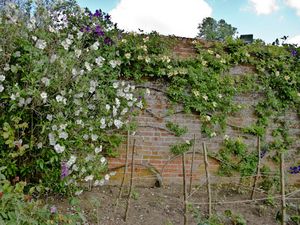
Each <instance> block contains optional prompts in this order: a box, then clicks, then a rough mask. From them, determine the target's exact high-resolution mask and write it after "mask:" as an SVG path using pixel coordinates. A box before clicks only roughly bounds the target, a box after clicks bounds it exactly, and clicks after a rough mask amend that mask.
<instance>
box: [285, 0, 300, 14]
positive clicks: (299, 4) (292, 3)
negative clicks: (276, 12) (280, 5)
mask: <svg viewBox="0 0 300 225" xmlns="http://www.w3.org/2000/svg"><path fill="white" fill-rule="evenodd" d="M285 3H286V4H287V5H288V6H289V7H291V8H294V9H296V12H297V15H298V16H300V1H299V0H285Z"/></svg>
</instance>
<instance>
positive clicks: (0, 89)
mask: <svg viewBox="0 0 300 225" xmlns="http://www.w3.org/2000/svg"><path fill="white" fill-rule="evenodd" d="M3 91H4V86H3V85H2V84H0V93H1V92H3Z"/></svg>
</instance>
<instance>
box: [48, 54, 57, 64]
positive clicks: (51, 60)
mask: <svg viewBox="0 0 300 225" xmlns="http://www.w3.org/2000/svg"><path fill="white" fill-rule="evenodd" d="M57 58H58V57H57V55H55V54H52V55H51V58H50V63H54V62H55V60H56V59H57Z"/></svg>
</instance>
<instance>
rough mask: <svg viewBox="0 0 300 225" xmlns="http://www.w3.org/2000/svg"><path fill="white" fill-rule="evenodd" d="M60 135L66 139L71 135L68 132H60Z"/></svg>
mask: <svg viewBox="0 0 300 225" xmlns="http://www.w3.org/2000/svg"><path fill="white" fill-rule="evenodd" d="M58 137H59V138H62V139H65V140H66V139H67V138H68V137H69V135H68V133H67V132H60V133H59V135H58Z"/></svg>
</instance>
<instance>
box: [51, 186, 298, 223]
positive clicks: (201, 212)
mask: <svg viewBox="0 0 300 225" xmlns="http://www.w3.org/2000/svg"><path fill="white" fill-rule="evenodd" d="M192 192H193V194H192V196H190V197H189V198H188V201H189V202H194V203H201V204H200V205H197V204H189V207H188V209H189V212H188V224H189V225H204V224H205V223H203V221H204V219H205V217H206V216H207V208H208V206H207V205H206V203H207V194H206V190H205V187H201V188H199V190H198V189H193V191H192ZM118 194H119V187H118V186H104V187H100V188H99V189H93V190H92V191H87V192H84V193H83V194H82V195H80V196H79V197H78V204H79V206H80V209H81V210H82V212H83V213H84V214H85V215H86V217H87V219H88V224H101V225H175V224H183V215H184V212H183V200H182V199H183V194H182V187H180V186H172V187H159V188H145V187H135V188H134V190H133V194H132V198H131V200H130V207H129V210H128V218H127V221H126V222H125V221H124V215H125V208H126V201H127V196H128V189H126V188H125V189H124V192H123V196H122V198H121V199H120V201H119V204H118V207H115V204H116V200H117V196H118ZM265 197H266V195H265V194H264V195H263V194H260V193H257V194H256V196H255V198H257V199H259V198H265ZM249 198H250V193H249V192H246V191H245V190H241V189H240V188H239V189H237V188H226V189H224V187H223V188H222V189H216V188H214V190H213V202H226V204H214V205H213V213H214V215H216V216H218V217H219V218H220V219H221V220H222V222H223V224H224V225H227V224H228V225H229V224H231V225H243V224H244V223H241V222H240V223H239V222H238V221H239V220H238V219H237V218H239V216H238V215H240V217H241V218H243V219H244V220H245V221H246V224H247V225H275V224H280V223H279V221H278V220H276V216H277V217H278V215H279V214H280V210H281V209H280V208H281V207H280V201H279V199H278V200H275V201H274V203H273V205H272V204H270V203H268V202H267V201H263V200H259V201H253V202H246V203H245V202H240V203H232V202H235V201H244V200H246V201H247V200H249ZM52 201H53V200H52ZM52 203H53V204H56V205H57V207H58V209H59V210H60V211H62V212H65V213H67V212H71V211H72V207H71V205H70V204H69V201H68V200H67V199H60V200H58V199H56V200H54V202H52ZM202 203H204V204H202ZM290 203H291V205H293V206H294V207H296V208H297V209H296V210H294V211H293V212H292V213H293V215H296V216H297V213H298V215H299V216H300V212H299V211H297V210H299V207H300V200H293V202H290ZM229 210H230V212H231V213H232V214H233V216H231V217H228V212H229ZM225 211H227V216H226V215H225V214H226V213H224V212H225ZM295 213H296V214H295ZM97 221H98V223H97ZM211 224H212V223H211ZM288 224H294V225H297V223H295V222H289V223H288ZM206 225H208V224H207V223H206Z"/></svg>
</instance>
